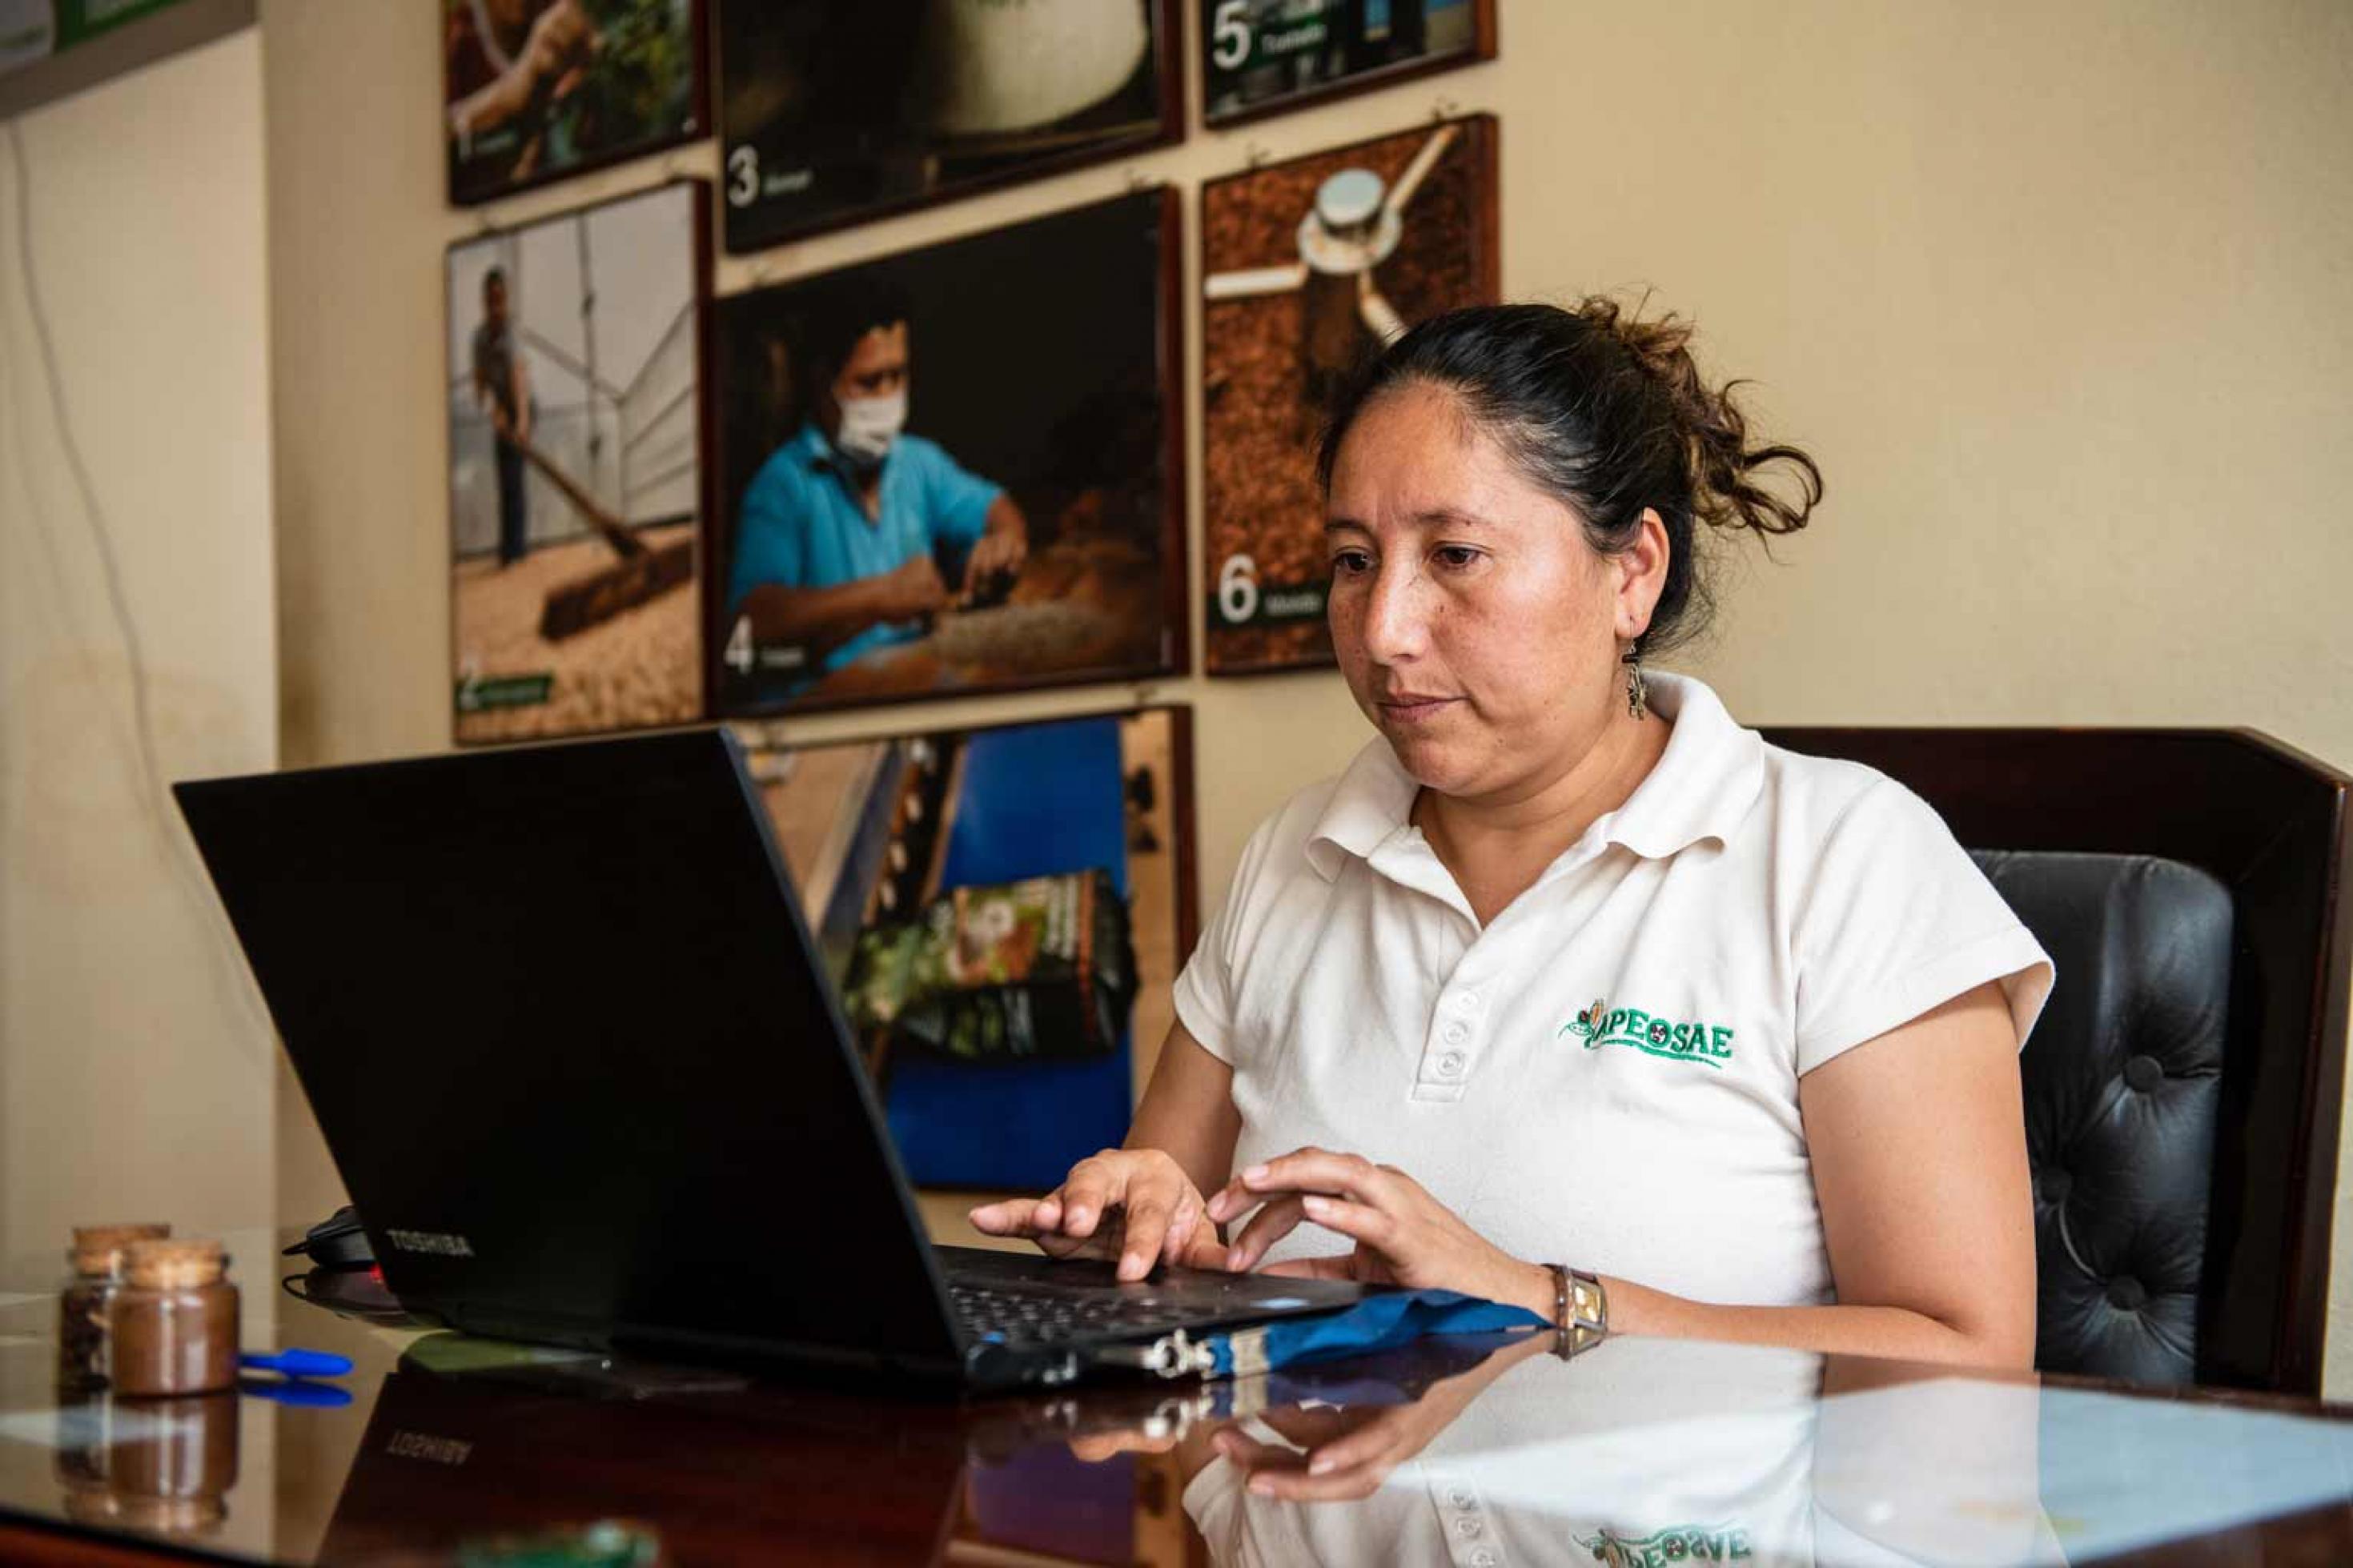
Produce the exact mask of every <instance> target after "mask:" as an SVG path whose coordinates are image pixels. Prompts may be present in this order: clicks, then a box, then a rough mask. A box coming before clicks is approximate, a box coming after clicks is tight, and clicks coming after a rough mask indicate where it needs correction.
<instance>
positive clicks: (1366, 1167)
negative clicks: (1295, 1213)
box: [1240, 1149, 1398, 1203]
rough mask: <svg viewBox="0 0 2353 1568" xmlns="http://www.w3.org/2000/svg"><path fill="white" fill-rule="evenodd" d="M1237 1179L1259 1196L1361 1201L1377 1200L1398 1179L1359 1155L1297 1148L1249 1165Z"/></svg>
mask: <svg viewBox="0 0 2353 1568" xmlns="http://www.w3.org/2000/svg"><path fill="white" fill-rule="evenodd" d="M1240 1180H1241V1184H1242V1186H1243V1187H1244V1188H1245V1189H1246V1190H1248V1191H1250V1192H1251V1193H1254V1194H1258V1195H1259V1196H1261V1197H1264V1196H1265V1195H1266V1194H1269V1193H1331V1194H1336V1195H1338V1196H1341V1197H1346V1198H1352V1199H1355V1200H1356V1201H1358V1202H1362V1203H1377V1202H1378V1201H1380V1199H1381V1197H1382V1196H1383V1195H1385V1194H1388V1192H1389V1191H1390V1190H1391V1189H1392V1188H1393V1187H1394V1185H1395V1184H1396V1183H1397V1182H1398V1177H1397V1176H1396V1175H1395V1174H1394V1173H1391V1172H1388V1171H1384V1170H1382V1169H1381V1168H1380V1167H1379V1166H1378V1165H1376V1164H1374V1163H1372V1162H1371V1161H1370V1160H1367V1159H1366V1158H1365V1157H1364V1156H1363V1155H1362V1154H1335V1153H1333V1152H1330V1151H1329V1150H1324V1149H1301V1150H1299V1151H1297V1152H1294V1153H1290V1154H1284V1155H1282V1156H1280V1157H1279V1158H1276V1159H1272V1160H1269V1161H1267V1162H1266V1163H1263V1164H1259V1165H1252V1166H1251V1167H1250V1169H1249V1170H1246V1171H1244V1172H1243V1173H1241V1177H1240Z"/></svg>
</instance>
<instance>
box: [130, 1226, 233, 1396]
mask: <svg viewBox="0 0 2353 1568" xmlns="http://www.w3.org/2000/svg"><path fill="white" fill-rule="evenodd" d="M227 1268H228V1257H227V1253H225V1252H224V1251H223V1250H222V1249H221V1244H220V1243H219V1242H217V1241H139V1242H133V1243H132V1244H131V1246H130V1247H128V1248H126V1249H125V1251H124V1254H123V1264H122V1274H123V1282H122V1288H121V1289H120V1290H118V1291H116V1292H115V1296H114V1301H113V1305H112V1308H111V1310H110V1312H109V1314H108V1316H109V1319H110V1331H111V1339H112V1353H111V1361H112V1380H113V1384H114V1388H115V1391H116V1392H117V1393H120V1394H206V1393H210V1392H212V1391H213V1390H215V1389H222V1388H230V1387H234V1386H235V1385H236V1383H237V1287H236V1286H234V1285H232V1284H230V1283H229V1282H228V1281H227V1279H224V1278H223V1277H222V1276H223V1275H224V1274H225V1273H226V1272H227Z"/></svg>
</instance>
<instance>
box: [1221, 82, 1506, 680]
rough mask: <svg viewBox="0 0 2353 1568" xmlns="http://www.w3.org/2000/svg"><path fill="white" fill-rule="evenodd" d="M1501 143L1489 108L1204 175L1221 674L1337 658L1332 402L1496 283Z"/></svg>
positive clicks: (1491, 294) (1484, 297)
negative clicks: (1328, 567) (1432, 323)
mask: <svg viewBox="0 0 2353 1568" xmlns="http://www.w3.org/2000/svg"><path fill="white" fill-rule="evenodd" d="M1496 141H1497V136H1496V126H1495V120H1494V117H1493V116H1492V115H1486V114H1474V115H1471V116H1469V117H1467V118H1464V119H1461V120H1450V121H1442V122H1440V123H1436V124H1430V125H1423V126H1420V127H1418V128H1416V129H1414V130H1411V131H1404V132H1398V134H1396V135H1394V136H1384V137H1380V138H1378V139H1377V140H1375V141H1371V142H1356V143H1355V144H1354V145H1352V146H1347V147H1339V148H1335V149H1333V150H1332V151H1330V152H1328V153H1314V154H1311V155H1310V156H1307V157H1304V158H1294V159H1293V160H1291V161H1290V162H1288V163H1271V164H1267V165H1265V166H1263V167H1261V168H1256V169H1251V170H1249V171H1247V172H1246V173H1243V174H1234V175H1230V176H1229V177H1227V178H1225V179H1221V180H1212V181H1209V182H1208V183H1207V184H1204V185H1203V186H1202V187H1201V291H1202V295H1203V300H1204V304H1203V308H1202V321H1201V377H1202V384H1203V398H1202V416H1201V419H1202V439H1203V455H1202V503H1203V512H1204V516H1203V523H1202V537H1203V540H1204V544H1205V549H1206V553H1207V557H1208V574H1209V604H1208V647H1207V653H1208V659H1207V667H1208V673H1209V674H1211V675H1240V674H1250V673H1255V672H1258V671H1261V670H1277V669H1295V668H1303V667H1312V666H1317V665H1327V664H1329V663H1331V662H1332V642H1331V637H1330V635H1329V633H1328V632H1327V631H1326V630H1325V628H1324V585H1325V581H1326V571H1325V566H1324V498H1323V495H1322V493H1321V492H1320V491H1319V489H1317V486H1316V482H1315V444H1316V441H1317V439H1318V437H1320V436H1321V434H1322V432H1323V427H1324V412H1325V410H1326V408H1327V407H1328V406H1329V404H1330V401H1331V398H1332V395H1333V394H1334V393H1335V391H1336V390H1337V389H1338V388H1339V386H1340V385H1341V384H1342V383H1343V382H1344V381H1345V378H1346V376H1347V374H1348V373H1349V372H1350V370H1352V369H1353V368H1354V367H1355V366H1356V364H1357V363H1359V362H1360V361H1361V360H1362V359H1363V358H1364V357H1365V356H1366V354H1368V353H1373V352H1376V351H1377V349H1378V348H1379V346H1380V345H1381V344H1382V343H1384V342H1388V341H1390V340H1391V339H1394V338H1396V337H1397V336H1398V335H1399V334H1401V333H1402V332H1403V331H1405V330H1406V328H1407V327H1409V326H1410V325H1411V324H1412V323H1414V322H1415V321H1421V320H1423V319H1425V318H1427V317H1430V316H1433V315H1436V314H1437V313H1438V312H1440V310H1452V309H1454V308H1456V307H1458V306H1462V305H1477V304H1484V303H1490V302H1492V301H1493V300H1495V298H1496V297H1497V294H1498V291H1499V289H1500V288H1501V266H1500V259H1499V258H1500V248H1499V246H1498V244H1497V234H1496V213H1495V158H1496Z"/></svg>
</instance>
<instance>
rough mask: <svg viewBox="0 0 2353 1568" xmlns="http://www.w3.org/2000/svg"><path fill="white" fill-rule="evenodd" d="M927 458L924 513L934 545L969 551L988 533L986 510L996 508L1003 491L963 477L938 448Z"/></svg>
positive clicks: (959, 470) (924, 465) (960, 471)
mask: <svg viewBox="0 0 2353 1568" xmlns="http://www.w3.org/2000/svg"><path fill="white" fill-rule="evenodd" d="M926 446H929V443H926ZM926 458H927V459H928V460H927V461H926V462H925V463H924V464H923V503H924V504H923V513H924V518H925V521H927V522H928V523H929V525H930V527H931V531H932V540H933V542H934V543H945V544H952V545H955V546H956V547H957V548H958V549H970V548H971V547H972V546H973V545H974V544H976V543H977V542H979V540H980V536H981V535H982V534H983V533H984V532H986V531H987V528H988V509H989V508H990V507H993V506H995V505H996V504H997V497H998V496H1001V495H1003V494H1004V493H1005V489H1004V487H1003V486H1001V485H993V484H990V483H989V482H988V481H987V479H978V478H976V477H975V476H973V475H971V474H969V473H966V472H965V470H964V469H963V468H960V467H958V466H957V463H956V460H955V458H951V457H949V456H948V455H947V453H946V452H944V451H943V450H941V449H940V448H939V447H930V449H929V451H928V452H927V453H926Z"/></svg>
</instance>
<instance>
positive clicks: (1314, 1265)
mask: <svg viewBox="0 0 2353 1568" xmlns="http://www.w3.org/2000/svg"><path fill="white" fill-rule="evenodd" d="M1259 1272H1260V1273H1261V1274H1271V1275H1274V1276H1277V1277H1278V1278H1281V1279H1356V1270H1355V1269H1354V1268H1350V1267H1349V1263H1348V1255H1347V1254H1346V1253H1345V1252H1343V1253H1337V1254H1335V1255H1334V1256H1332V1257H1330V1258H1284V1259H1283V1260H1282V1262H1280V1263H1270V1264H1268V1265H1267V1266H1266V1267H1265V1268H1261V1269H1260V1270H1259Z"/></svg>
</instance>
